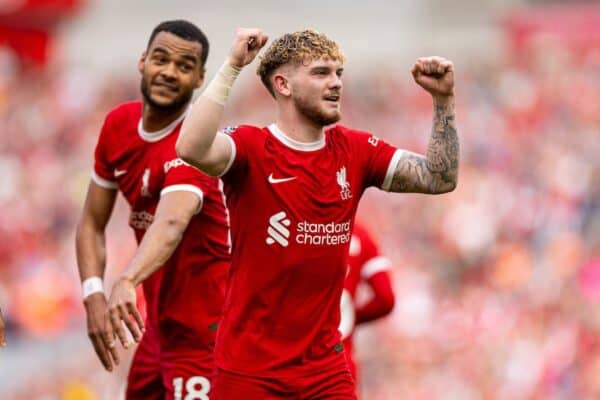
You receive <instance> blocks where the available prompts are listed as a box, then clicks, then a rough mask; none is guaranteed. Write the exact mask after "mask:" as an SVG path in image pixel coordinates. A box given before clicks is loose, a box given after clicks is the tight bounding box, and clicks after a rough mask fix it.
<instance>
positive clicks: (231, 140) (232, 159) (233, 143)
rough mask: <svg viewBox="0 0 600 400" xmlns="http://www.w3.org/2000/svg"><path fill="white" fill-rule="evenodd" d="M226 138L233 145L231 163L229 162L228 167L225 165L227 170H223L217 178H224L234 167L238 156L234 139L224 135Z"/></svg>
mask: <svg viewBox="0 0 600 400" xmlns="http://www.w3.org/2000/svg"><path fill="white" fill-rule="evenodd" d="M224 135H225V137H226V138H227V140H228V141H229V144H230V145H231V156H230V157H229V161H227V165H225V168H223V172H221V173H220V174H219V175H218V176H217V178H220V177H222V176H223V175H225V174H226V173H227V172H228V171H229V169H231V166H232V165H233V162H234V161H235V156H236V147H235V141H234V140H233V138H232V137H231V136H230V135H228V134H226V133H224Z"/></svg>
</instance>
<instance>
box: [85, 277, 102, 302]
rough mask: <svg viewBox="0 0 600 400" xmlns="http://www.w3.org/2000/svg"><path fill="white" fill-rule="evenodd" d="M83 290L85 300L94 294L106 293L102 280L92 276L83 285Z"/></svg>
mask: <svg viewBox="0 0 600 400" xmlns="http://www.w3.org/2000/svg"><path fill="white" fill-rule="evenodd" d="M81 289H82V290H83V298H84V299H85V298H86V297H88V296H90V295H92V294H94V293H104V284H103V283H102V278H99V277H97V276H92V277H90V278H87V279H85V280H84V281H83V282H82V283H81Z"/></svg>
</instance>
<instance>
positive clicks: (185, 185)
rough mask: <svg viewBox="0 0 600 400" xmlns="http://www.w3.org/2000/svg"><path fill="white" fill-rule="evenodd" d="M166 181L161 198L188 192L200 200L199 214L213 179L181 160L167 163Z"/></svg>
mask: <svg viewBox="0 0 600 400" xmlns="http://www.w3.org/2000/svg"><path fill="white" fill-rule="evenodd" d="M163 168H164V170H165V171H164V172H165V181H164V183H163V187H162V189H161V191H160V194H161V196H162V195H164V194H166V193H171V192H175V191H187V192H191V193H194V194H196V195H197V196H198V197H199V198H200V205H199V206H198V210H197V211H196V212H197V213H198V212H200V210H201V209H202V203H203V201H204V194H205V193H207V192H208V191H209V186H210V185H211V184H214V183H212V180H213V179H216V178H211V177H209V176H207V175H205V174H204V173H203V172H202V171H200V170H198V169H197V168H194V167H192V166H191V165H189V164H187V163H186V162H185V161H183V160H182V159H180V158H173V159H172V160H170V161H167V162H166V163H165V164H164V166H163Z"/></svg>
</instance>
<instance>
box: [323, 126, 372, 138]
mask: <svg viewBox="0 0 600 400" xmlns="http://www.w3.org/2000/svg"><path fill="white" fill-rule="evenodd" d="M327 134H328V135H329V137H331V138H332V139H337V140H340V139H345V140H348V141H352V142H368V141H369V139H371V138H375V136H374V135H373V134H372V133H369V132H366V131H361V130H358V129H353V128H349V127H346V126H344V125H335V126H333V127H331V128H329V129H328V130H327Z"/></svg>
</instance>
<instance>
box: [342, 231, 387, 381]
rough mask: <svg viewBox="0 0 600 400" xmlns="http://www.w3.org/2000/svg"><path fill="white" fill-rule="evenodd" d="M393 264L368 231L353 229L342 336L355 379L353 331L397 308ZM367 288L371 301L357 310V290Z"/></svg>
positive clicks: (344, 299) (345, 290)
mask: <svg viewBox="0 0 600 400" xmlns="http://www.w3.org/2000/svg"><path fill="white" fill-rule="evenodd" d="M390 267H391V262H390V260H389V259H388V258H387V257H384V256H382V255H381V254H380V252H379V248H378V247H377V244H376V243H375V242H374V241H373V239H372V238H371V236H370V235H369V232H368V231H367V230H366V229H365V228H363V227H362V226H361V225H360V224H356V225H355V226H354V231H353V232H352V238H351V240H350V249H349V252H348V274H347V276H346V281H345V283H344V291H343V293H342V301H341V321H340V326H339V329H340V333H341V334H342V339H344V348H345V350H346V353H347V355H348V361H349V363H350V370H351V371H352V373H353V375H354V376H355V378H356V366H355V362H354V359H353V357H352V350H353V343H352V336H353V334H354V328H355V327H356V325H359V324H361V323H363V322H369V321H372V320H374V319H377V318H381V317H382V316H384V315H387V314H389V312H390V311H391V310H392V308H393V306H394V294H393V291H392V287H391V284H390V276H389V270H390ZM365 284H366V285H368V286H369V287H370V288H371V292H372V296H371V299H370V301H368V302H367V303H365V304H362V305H360V306H358V307H357V302H356V290H357V288H358V286H359V285H365Z"/></svg>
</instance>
